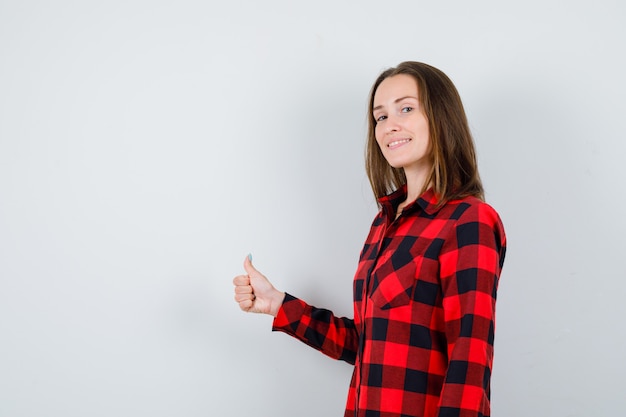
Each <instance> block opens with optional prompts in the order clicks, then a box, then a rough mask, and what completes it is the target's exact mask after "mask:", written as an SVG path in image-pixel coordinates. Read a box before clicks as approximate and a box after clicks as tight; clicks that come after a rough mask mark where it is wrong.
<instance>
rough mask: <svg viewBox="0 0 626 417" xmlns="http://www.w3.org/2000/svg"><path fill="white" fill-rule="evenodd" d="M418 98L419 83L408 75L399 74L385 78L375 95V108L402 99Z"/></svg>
mask: <svg viewBox="0 0 626 417" xmlns="http://www.w3.org/2000/svg"><path fill="white" fill-rule="evenodd" d="M407 96H408V97H415V98H418V97H419V95H418V88H417V81H415V78H413V77H411V76H410V75H407V74H397V75H393V76H391V77H388V78H385V79H384V80H383V81H382V82H381V83H380V85H379V86H378V88H377V89H376V93H375V94H374V107H376V106H379V105H385V104H386V102H387V101H390V100H391V101H393V100H396V99H397V98H400V97H407Z"/></svg>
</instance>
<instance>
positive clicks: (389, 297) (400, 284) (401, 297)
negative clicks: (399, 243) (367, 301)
mask: <svg viewBox="0 0 626 417" xmlns="http://www.w3.org/2000/svg"><path fill="white" fill-rule="evenodd" d="M411 252H412V251H411V250H408V248H407V249H405V250H403V248H401V247H400V248H397V249H396V250H394V251H392V252H391V253H390V255H389V256H387V257H386V258H387V259H384V258H385V257H383V258H382V259H380V263H379V264H378V265H377V266H376V268H374V270H373V271H372V287H371V292H370V298H371V300H372V302H373V303H374V304H375V305H376V306H377V307H378V308H380V309H382V310H388V309H391V308H396V307H402V306H405V305H407V304H409V303H410V302H411V299H412V298H413V292H414V289H415V283H416V280H417V277H416V271H417V263H418V262H419V259H418V258H419V257H418V258H415V256H414V255H413V254H412V253H411Z"/></svg>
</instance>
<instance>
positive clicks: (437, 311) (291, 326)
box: [273, 189, 506, 417]
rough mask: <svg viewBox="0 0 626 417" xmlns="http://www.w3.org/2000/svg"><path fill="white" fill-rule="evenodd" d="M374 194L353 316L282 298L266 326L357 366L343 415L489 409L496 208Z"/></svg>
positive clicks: (498, 253)
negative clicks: (376, 207)
mask: <svg viewBox="0 0 626 417" xmlns="http://www.w3.org/2000/svg"><path fill="white" fill-rule="evenodd" d="M405 193H406V190H405V189H401V190H398V191H397V192H395V193H394V194H391V195H390V196H388V197H385V198H383V199H381V204H382V209H381V211H380V212H379V213H378V215H377V216H376V218H375V219H374V223H373V224H372V228H371V231H370V234H369V236H368V238H367V240H366V242H365V246H364V247H363V250H362V252H361V257H360V261H359V266H358V269H357V271H356V275H355V278H354V320H352V319H348V318H344V317H341V318H340V317H336V316H334V315H333V314H332V313H331V312H330V311H328V310H324V309H319V308H316V307H313V306H310V305H308V304H306V303H305V302H303V301H301V300H300V299H298V298H295V297H293V296H291V295H287V296H286V298H285V301H284V303H283V305H282V307H281V310H280V311H279V313H278V316H277V317H276V318H275V320H274V325H273V330H278V331H283V332H286V333H288V334H290V335H292V336H294V337H296V338H298V339H299V340H301V341H303V342H305V343H307V344H308V345H310V346H312V347H314V348H316V349H318V350H320V351H322V352H323V353H325V354H326V355H328V356H330V357H332V358H335V359H340V360H344V361H346V362H349V363H351V364H354V365H355V368H354V373H353V376H352V382H351V385H350V390H349V394H348V401H347V407H346V412H345V416H350V417H412V416H415V417H417V416H419V417H435V416H437V417H479V416H481V417H483V416H489V415H490V400H489V395H490V385H489V381H490V377H491V367H492V363H493V339H494V326H495V305H496V290H497V287H498V280H499V276H500V271H501V269H502V264H503V262H504V254H505V247H506V242H505V233H504V228H503V226H502V223H501V221H500V218H499V217H498V214H497V213H496V212H495V211H494V210H493V209H492V208H491V207H490V206H489V205H487V204H485V203H483V202H481V201H480V200H478V199H476V198H473V197H468V198H464V199H462V200H457V201H452V202H449V203H448V204H446V205H444V206H443V207H442V208H440V209H437V208H436V207H435V205H436V203H437V201H436V198H435V196H434V194H433V193H432V191H427V192H426V193H424V195H422V196H421V197H420V198H418V199H417V201H416V202H414V203H413V204H412V205H411V206H409V207H407V208H405V210H404V212H403V214H402V216H400V217H399V218H398V219H397V220H395V221H394V217H395V208H396V207H397V206H398V204H399V203H400V202H401V201H403V200H404V199H405V197H406V194H405Z"/></svg>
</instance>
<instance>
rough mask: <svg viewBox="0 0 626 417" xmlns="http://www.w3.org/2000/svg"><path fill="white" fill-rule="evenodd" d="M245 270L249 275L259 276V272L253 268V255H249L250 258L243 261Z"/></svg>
mask: <svg viewBox="0 0 626 417" xmlns="http://www.w3.org/2000/svg"><path fill="white" fill-rule="evenodd" d="M243 269H245V270H246V273H247V274H248V275H252V274H255V273H256V274H258V273H259V271H257V270H256V268H255V267H254V266H252V255H251V254H248V256H246V259H245V260H244V261H243Z"/></svg>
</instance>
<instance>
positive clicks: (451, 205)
mask: <svg viewBox="0 0 626 417" xmlns="http://www.w3.org/2000/svg"><path fill="white" fill-rule="evenodd" d="M442 211H446V213H442V214H447V215H448V216H449V217H450V219H452V220H456V221H457V224H463V223H468V222H470V223H473V222H479V223H483V224H488V225H492V226H497V225H501V224H502V220H501V219H500V215H499V214H498V212H497V211H496V210H495V209H494V208H493V207H492V206H490V205H489V204H488V203H486V202H484V201H482V200H480V199H479V198H476V197H472V196H470V197H464V198H462V199H458V200H452V201H450V202H448V203H447V204H446V205H445V206H444V207H443V208H442Z"/></svg>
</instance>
